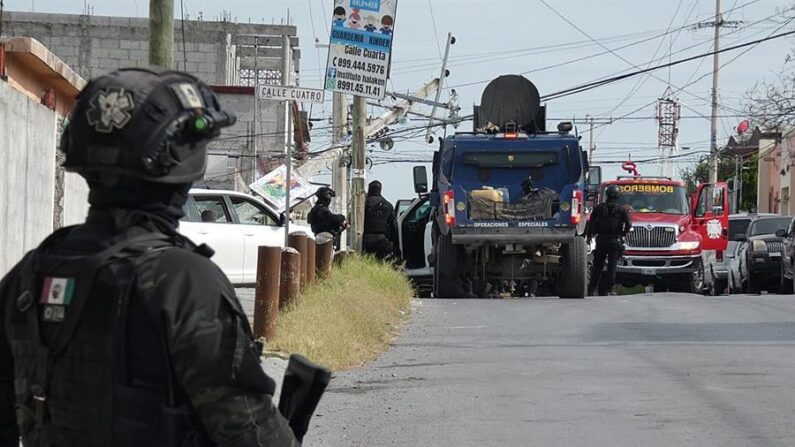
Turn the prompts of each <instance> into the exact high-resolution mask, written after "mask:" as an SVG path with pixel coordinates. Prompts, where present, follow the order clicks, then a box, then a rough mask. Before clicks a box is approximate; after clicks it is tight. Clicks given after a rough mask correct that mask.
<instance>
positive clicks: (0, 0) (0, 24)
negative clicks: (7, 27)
mask: <svg viewBox="0 0 795 447" xmlns="http://www.w3.org/2000/svg"><path fill="white" fill-rule="evenodd" d="M3 6H4V5H3V0H0V37H2V36H3Z"/></svg>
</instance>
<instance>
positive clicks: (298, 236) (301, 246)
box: [287, 231, 308, 290]
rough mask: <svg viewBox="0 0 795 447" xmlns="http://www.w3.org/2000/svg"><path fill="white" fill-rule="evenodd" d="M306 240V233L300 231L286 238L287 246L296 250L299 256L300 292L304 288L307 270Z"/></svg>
mask: <svg viewBox="0 0 795 447" xmlns="http://www.w3.org/2000/svg"><path fill="white" fill-rule="evenodd" d="M306 240H307V236H306V233H303V232H300V231H298V232H295V233H291V234H290V236H289V237H288V238H287V246H288V247H292V248H294V249H296V250H298V253H300V254H301V260H300V268H301V272H300V278H299V281H300V283H299V285H300V288H301V290H304V287H305V286H306V270H307V268H306V267H307V259H308V257H307V253H306Z"/></svg>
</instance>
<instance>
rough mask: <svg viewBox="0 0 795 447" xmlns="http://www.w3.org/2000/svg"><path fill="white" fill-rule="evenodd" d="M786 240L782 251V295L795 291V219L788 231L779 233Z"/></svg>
mask: <svg viewBox="0 0 795 447" xmlns="http://www.w3.org/2000/svg"><path fill="white" fill-rule="evenodd" d="M778 235H779V236H781V237H782V238H783V240H784V247H783V248H782V250H781V293H792V292H793V290H795V219H793V220H792V221H791V222H790V224H789V227H788V228H787V230H786V231H780V232H779V233H778Z"/></svg>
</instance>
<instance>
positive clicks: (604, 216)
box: [591, 203, 621, 236]
mask: <svg viewBox="0 0 795 447" xmlns="http://www.w3.org/2000/svg"><path fill="white" fill-rule="evenodd" d="M591 219H593V220H594V230H595V231H594V232H595V233H596V234H597V235H600V236H620V235H621V213H620V208H619V206H618V205H617V204H615V203H603V204H602V205H601V206H599V207H598V208H597V209H596V210H595V211H594V214H593V216H591Z"/></svg>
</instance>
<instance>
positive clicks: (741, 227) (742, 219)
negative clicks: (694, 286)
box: [705, 213, 775, 295]
mask: <svg viewBox="0 0 795 447" xmlns="http://www.w3.org/2000/svg"><path fill="white" fill-rule="evenodd" d="M772 216H775V214H751V213H748V214H732V215H730V216H729V242H728V244H727V247H726V250H725V251H718V252H717V253H716V256H715V257H714V258H713V259H711V260H710V263H709V267H708V269H707V271H706V272H705V274H706V275H707V277H711V281H707V282H708V284H710V287H709V292H710V295H720V294H722V293H724V292H725V291H726V289H727V288H729V286H730V284H731V281H730V278H729V270H730V266H731V262H732V259H734V256H735V254H736V252H737V246H738V245H739V242H737V236H738V235H740V234H745V232H746V231H747V230H748V226H749V225H751V222H752V221H753V220H755V219H758V218H759V217H772Z"/></svg>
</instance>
